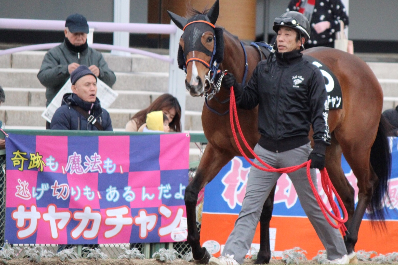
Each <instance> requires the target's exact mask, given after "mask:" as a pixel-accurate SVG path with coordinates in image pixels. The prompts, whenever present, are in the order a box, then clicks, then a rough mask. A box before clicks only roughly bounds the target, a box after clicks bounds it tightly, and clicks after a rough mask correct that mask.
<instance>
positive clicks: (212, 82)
mask: <svg viewBox="0 0 398 265" xmlns="http://www.w3.org/2000/svg"><path fill="white" fill-rule="evenodd" d="M194 23H204V24H207V25H209V26H210V27H212V28H213V29H214V30H216V26H215V25H214V24H212V23H210V22H208V21H206V20H195V21H192V22H189V23H188V24H186V25H185V26H184V28H183V31H185V29H186V28H187V27H188V26H189V25H192V24H194ZM216 35H217V33H216V31H215V32H214V35H213V40H214V46H213V51H212V52H211V59H210V63H208V62H206V61H205V60H202V59H200V58H197V57H192V58H189V59H188V60H186V58H185V55H184V53H183V52H181V54H179V57H180V56H182V57H183V64H182V69H183V70H184V71H185V73H187V66H188V64H189V63H190V62H194V61H196V62H200V63H201V64H203V65H204V66H205V67H206V68H208V69H209V71H208V72H207V74H206V75H205V83H204V84H203V85H204V86H205V87H206V86H208V87H209V89H207V90H205V98H206V100H211V99H212V98H213V97H214V95H215V94H217V93H218V92H219V91H220V88H221V82H222V78H223V76H224V72H225V71H224V72H223V71H221V70H219V67H220V63H221V61H222V60H218V58H219V57H217V39H219V38H218V37H217V36H216ZM179 53H180V52H179Z"/></svg>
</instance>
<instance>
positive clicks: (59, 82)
mask: <svg viewBox="0 0 398 265" xmlns="http://www.w3.org/2000/svg"><path fill="white" fill-rule="evenodd" d="M71 63H78V64H80V65H86V66H88V67H89V66H90V65H96V66H97V67H98V68H99V70H100V74H99V76H98V78H99V79H101V81H103V82H104V83H105V84H107V85H108V86H110V87H112V85H113V84H114V83H115V82H116V76H115V73H114V72H113V71H112V70H111V69H109V67H108V64H107V63H106V61H105V60H104V57H103V56H102V54H101V53H100V52H98V51H96V50H94V49H92V48H90V47H88V48H87V49H86V50H84V51H83V52H81V53H77V52H73V51H71V50H70V49H68V46H67V45H66V44H65V42H64V43H62V44H60V45H58V46H56V47H54V48H52V49H51V50H49V51H48V52H47V53H46V55H45V56H44V59H43V62H42V65H41V68H40V71H39V73H38V74H37V78H38V79H39V81H40V83H41V84H42V85H43V86H45V87H46V98H47V105H48V104H50V102H51V100H52V99H53V98H54V97H55V95H56V94H57V93H58V91H59V90H60V89H61V88H62V86H63V85H64V84H65V82H66V81H68V79H69V77H70V74H69V72H68V65H69V64H71Z"/></svg>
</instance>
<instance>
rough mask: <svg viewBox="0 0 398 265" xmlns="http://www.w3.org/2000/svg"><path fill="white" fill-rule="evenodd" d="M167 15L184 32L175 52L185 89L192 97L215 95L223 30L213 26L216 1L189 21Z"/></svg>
mask: <svg viewBox="0 0 398 265" xmlns="http://www.w3.org/2000/svg"><path fill="white" fill-rule="evenodd" d="M167 12H168V13H169V15H170V17H171V19H172V20H173V22H174V23H175V24H176V25H177V27H179V28H180V29H182V30H183V31H184V33H183V34H182V36H181V39H180V47H179V50H178V66H179V67H180V68H181V69H183V70H185V72H186V74H187V76H186V79H185V86H186V88H187V90H188V91H189V92H190V94H191V95H192V96H203V95H204V94H206V95H207V94H208V93H209V92H210V90H213V94H214V93H216V92H218V90H219V88H220V85H221V84H218V83H220V82H217V79H218V80H219V81H221V79H219V78H216V76H217V70H218V65H219V64H220V63H221V61H222V59H223V56H224V39H223V35H222V34H223V30H222V29H221V28H216V26H215V23H216V21H217V18H218V13H219V0H217V1H216V2H215V3H214V5H213V6H212V7H211V8H210V9H209V11H207V12H204V13H203V14H202V13H200V12H197V11H196V15H194V16H193V17H191V18H189V19H186V18H183V17H181V16H178V15H176V14H174V13H172V12H170V11H167ZM218 75H220V74H218ZM217 85H218V88H217ZM214 90H216V91H215V92H214Z"/></svg>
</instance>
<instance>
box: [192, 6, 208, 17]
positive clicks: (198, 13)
mask: <svg viewBox="0 0 398 265" xmlns="http://www.w3.org/2000/svg"><path fill="white" fill-rule="evenodd" d="M209 10H210V8H207V7H205V9H204V10H203V11H202V12H201V11H198V10H196V9H195V8H193V7H189V8H188V9H187V15H188V16H189V18H191V17H194V16H196V15H206V14H207V13H208V12H209Z"/></svg>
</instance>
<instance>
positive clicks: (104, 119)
mask: <svg viewBox="0 0 398 265" xmlns="http://www.w3.org/2000/svg"><path fill="white" fill-rule="evenodd" d="M73 105H75V106H79V107H80V108H82V109H83V110H85V111H87V113H88V111H89V110H90V114H92V115H94V117H95V119H97V120H98V121H99V123H100V124H101V126H102V127H103V128H104V131H112V130H113V129H112V122H111V117H110V116H109V113H108V112H107V111H106V110H105V109H103V108H101V104H100V101H99V99H98V98H97V99H96V101H95V103H94V104H93V103H89V102H86V101H83V100H82V99H80V98H79V97H78V96H77V95H76V94H73V93H67V94H65V95H64V97H63V100H62V105H61V107H59V108H58V109H57V110H56V111H55V113H54V116H53V118H52V120H51V124H50V128H51V129H52V130H87V131H98V128H97V127H95V126H94V125H93V124H92V123H89V122H87V119H86V118H85V117H84V116H83V115H82V114H80V113H79V112H77V110H75V109H74V108H72V107H71V106H73Z"/></svg>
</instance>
